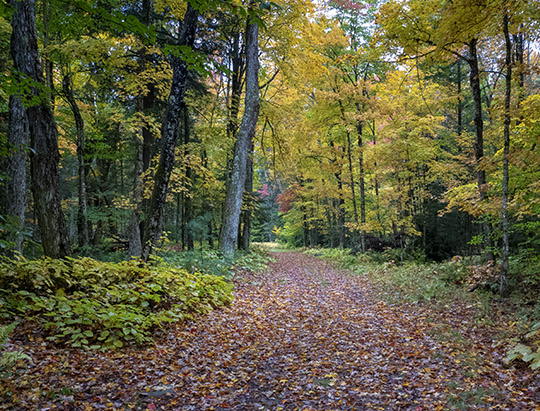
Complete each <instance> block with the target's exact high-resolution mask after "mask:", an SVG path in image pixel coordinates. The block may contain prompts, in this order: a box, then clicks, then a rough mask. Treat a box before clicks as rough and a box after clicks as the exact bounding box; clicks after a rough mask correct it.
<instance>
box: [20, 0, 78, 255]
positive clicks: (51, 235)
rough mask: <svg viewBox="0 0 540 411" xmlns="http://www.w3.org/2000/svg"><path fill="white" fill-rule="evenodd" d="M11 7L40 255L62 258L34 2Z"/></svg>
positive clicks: (50, 121) (64, 245)
mask: <svg viewBox="0 0 540 411" xmlns="http://www.w3.org/2000/svg"><path fill="white" fill-rule="evenodd" d="M11 5H12V6H13V9H14V12H13V18H12V28H13V32H12V35H11V54H12V57H13V66H14V68H15V70H17V71H18V72H19V73H20V74H21V76H22V78H21V81H23V82H28V83H27V84H30V92H29V93H28V94H26V95H24V96H23V102H24V103H25V104H26V105H27V109H26V113H27V119H28V126H29V130H30V146H31V148H32V151H31V154H30V170H31V181H32V195H33V198H34V208H35V211H36V215H37V218H38V224H39V229H40V234H41V241H42V245H43V251H44V253H45V254H46V255H48V256H50V257H54V258H58V257H65V256H67V255H69V253H70V247H69V241H68V237H67V234H66V230H65V226H64V216H63V213H62V207H61V204H60V194H59V174H58V162H59V159H60V155H59V152H58V130H57V128H56V122H55V120H54V116H53V112H52V110H51V107H50V99H49V97H48V93H47V92H46V91H45V90H46V87H45V80H44V78H43V70H42V68H41V65H40V61H39V54H38V42H37V28H36V1H35V0H11Z"/></svg>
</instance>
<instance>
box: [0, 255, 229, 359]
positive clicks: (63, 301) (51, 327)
mask: <svg viewBox="0 0 540 411" xmlns="http://www.w3.org/2000/svg"><path fill="white" fill-rule="evenodd" d="M0 278H1V279H0V303H1V306H2V309H1V310H0V311H1V312H2V314H3V316H4V317H8V318H11V317H17V316H24V317H28V318H31V319H33V320H36V321H37V322H39V323H40V324H42V325H43V327H44V329H45V330H46V332H47V337H46V338H47V339H48V340H50V341H53V342H55V343H60V344H66V345H69V346H71V347H76V348H77V347H82V348H84V349H109V348H119V347H122V346H123V345H124V344H125V343H130V344H131V343H133V344H143V343H147V342H150V341H151V335H152V331H153V330H154V329H155V328H159V327H161V326H163V324H166V323H170V322H174V321H179V320H183V319H185V318H190V317H192V316H193V315H194V314H198V313H201V314H204V313H207V312H209V311H211V310H212V309H214V308H216V307H219V306H222V305H225V304H228V303H229V302H231V300H232V285H231V284H229V283H228V282H227V281H226V280H225V279H223V278H221V277H218V276H215V275H209V274H202V273H200V272H192V273H189V272H187V271H186V270H184V269H181V268H177V267H174V266H171V265H170V264H165V263H163V262H155V263H154V264H143V263H141V262H139V261H127V262H126V261H125V262H120V263H104V262H99V261H96V260H93V259H90V258H82V259H67V260H52V259H48V258H43V259H40V260H34V261H27V260H21V261H16V262H7V263H2V264H0Z"/></svg>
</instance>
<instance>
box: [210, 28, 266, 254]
mask: <svg viewBox="0 0 540 411" xmlns="http://www.w3.org/2000/svg"><path fill="white" fill-rule="evenodd" d="M258 34H259V27H258V26H257V24H255V23H252V22H251V21H250V22H248V24H247V27H246V97H245V107H244V116H243V118H242V123H241V124H240V129H239V130H238V134H237V139H236V145H235V148H234V159H233V169H232V175H231V184H230V185H229V187H228V188H227V194H226V197H225V209H224V212H223V223H222V226H221V234H220V238H219V247H220V250H221V252H222V253H223V254H225V255H226V256H232V255H233V254H234V247H235V245H236V242H237V238H238V223H239V221H240V211H241V208H242V195H243V193H244V187H245V183H246V169H247V162H248V155H249V147H250V144H251V140H252V139H253V136H254V134H255V127H256V125H257V119H258V117H259V56H258V53H259V47H258V44H257V41H258Z"/></svg>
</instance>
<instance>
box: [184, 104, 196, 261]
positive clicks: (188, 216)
mask: <svg viewBox="0 0 540 411" xmlns="http://www.w3.org/2000/svg"><path fill="white" fill-rule="evenodd" d="M189 140H190V131H189V111H188V108H187V107H186V106H184V108H183V109H182V143H183V145H184V155H185V156H186V158H187V156H189V146H188V144H189ZM185 172H186V180H187V181H189V182H190V183H191V186H192V187H193V169H192V168H191V166H190V165H189V163H188V164H186V170H185ZM182 206H183V218H182V220H183V222H184V227H185V229H184V236H185V237H184V239H183V241H182V242H183V243H184V244H185V246H186V248H187V249H188V250H190V251H192V250H193V248H194V244H193V227H191V225H190V224H189V223H190V222H191V220H193V201H191V196H190V195H189V194H188V195H185V196H184V201H183V202H182Z"/></svg>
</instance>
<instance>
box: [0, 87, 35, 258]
mask: <svg viewBox="0 0 540 411" xmlns="http://www.w3.org/2000/svg"><path fill="white" fill-rule="evenodd" d="M28 133H29V131H28V121H27V119H26V110H25V108H24V106H23V104H22V101H21V98H20V97H19V96H11V97H10V98H9V123H8V149H9V151H10V153H11V154H10V156H9V158H8V159H7V161H6V162H5V164H6V169H7V181H6V183H5V185H4V187H3V192H2V194H3V196H2V197H3V201H2V212H3V214H4V215H5V216H6V217H7V219H8V221H9V223H10V225H12V229H11V228H10V229H9V230H7V236H6V240H7V241H9V242H10V243H11V248H10V249H9V251H8V253H7V255H11V254H13V252H14V251H17V252H19V253H22V251H23V240H24V238H23V231H24V230H23V229H24V214H25V212H26V159H27V157H28V156H27V155H26V148H27V146H28Z"/></svg>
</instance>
